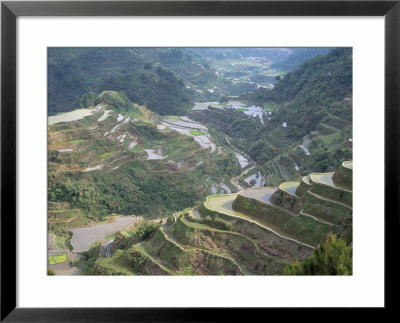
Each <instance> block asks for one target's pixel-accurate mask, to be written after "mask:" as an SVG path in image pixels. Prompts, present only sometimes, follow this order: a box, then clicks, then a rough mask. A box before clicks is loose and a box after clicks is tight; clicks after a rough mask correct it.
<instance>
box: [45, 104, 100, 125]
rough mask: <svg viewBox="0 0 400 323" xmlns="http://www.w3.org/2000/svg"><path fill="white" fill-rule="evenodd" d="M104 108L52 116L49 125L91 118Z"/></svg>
mask: <svg viewBox="0 0 400 323" xmlns="http://www.w3.org/2000/svg"><path fill="white" fill-rule="evenodd" d="M101 109H102V107H100V106H99V107H96V108H93V109H77V110H73V111H70V112H66V113H61V114H58V115H55V116H50V117H48V118H47V120H48V124H49V126H50V125H53V124H56V123H60V122H70V121H76V120H80V119H83V118H84V117H87V116H90V115H92V114H93V113H96V112H98V111H100V110H101Z"/></svg>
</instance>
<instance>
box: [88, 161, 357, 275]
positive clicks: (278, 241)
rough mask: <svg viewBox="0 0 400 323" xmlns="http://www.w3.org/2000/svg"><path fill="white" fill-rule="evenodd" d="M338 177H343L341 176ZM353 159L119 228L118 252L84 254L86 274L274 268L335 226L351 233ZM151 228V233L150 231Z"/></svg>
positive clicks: (300, 256) (306, 251)
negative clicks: (329, 169)
mask: <svg viewBox="0 0 400 323" xmlns="http://www.w3.org/2000/svg"><path fill="white" fill-rule="evenodd" d="M339 183H340V184H339ZM351 186H352V162H347V163H343V164H342V165H341V166H340V167H339V168H338V170H337V171H336V172H335V173H333V174H332V173H326V174H315V173H313V174H310V175H309V176H307V178H304V179H303V181H302V182H301V183H300V182H296V183H292V182H291V183H282V184H281V185H280V186H279V188H275V187H268V188H261V189H250V190H244V191H242V192H240V193H239V194H229V195H212V196H208V197H207V199H206V200H205V202H204V203H202V204H201V205H200V206H199V207H196V208H192V209H186V210H184V211H181V212H177V213H175V214H174V215H172V216H170V217H169V218H168V220H167V221H160V222H145V221H144V222H142V223H139V224H137V225H135V226H132V227H130V228H128V229H125V230H122V231H120V232H118V233H117V234H116V236H115V240H114V241H113V246H112V255H109V256H108V257H105V256H99V255H102V254H103V252H102V245H101V244H96V245H94V246H92V248H91V250H89V252H88V253H86V255H87V256H88V257H89V260H88V262H87V263H86V265H85V266H84V267H83V270H84V274H95V275H99V274H101V275H104V274H106V275H117V274H128V275H137V274H140V275H274V274H281V273H282V270H283V268H284V267H285V266H286V265H287V264H289V263H291V262H295V261H299V262H300V263H301V262H302V261H304V260H305V259H307V258H309V257H310V256H311V254H312V252H313V250H314V248H315V247H316V246H317V245H318V244H319V243H320V242H321V241H324V240H325V238H326V237H328V236H330V235H331V234H336V235H338V236H342V237H344V238H345V239H346V240H347V243H351V241H352V191H351V190H350V187H351ZM145 232H146V233H145Z"/></svg>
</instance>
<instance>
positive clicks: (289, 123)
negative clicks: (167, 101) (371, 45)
mask: <svg viewBox="0 0 400 323" xmlns="http://www.w3.org/2000/svg"><path fill="white" fill-rule="evenodd" d="M242 99H243V100H247V101H248V102H250V103H253V104H256V105H257V104H258V105H260V106H262V107H263V108H262V110H263V111H262V112H261V115H260V118H262V119H261V120H260V119H259V118H254V117H253V116H251V115H246V114H245V113H246V111H245V110H246V109H248V108H246V107H244V108H239V109H236V110H233V109H231V108H230V107H229V106H228V105H229V104H228V105H227V106H226V108H225V109H212V108H211V109H206V110H203V111H193V112H191V113H190V116H191V118H193V119H196V120H198V121H201V122H203V123H207V124H208V125H209V126H211V127H214V128H215V129H217V130H218V131H220V132H223V133H225V134H226V135H227V136H229V137H230V138H231V142H232V143H233V144H234V145H235V146H237V147H239V148H240V149H241V150H243V151H245V152H246V153H247V154H248V155H249V156H250V157H251V158H252V159H253V160H254V161H256V162H257V164H258V165H259V167H260V170H261V171H262V173H263V174H264V176H266V178H267V184H277V183H279V182H281V181H282V179H291V178H292V179H296V178H297V179H298V178H300V177H301V176H302V175H304V174H307V173H308V172H310V171H312V170H314V171H318V172H325V171H332V170H334V168H335V167H336V165H337V164H339V163H341V162H343V161H345V160H347V159H351V158H352V58H351V49H347V48H343V49H342V48H341V49H335V50H332V51H330V52H329V53H328V54H327V55H325V56H319V57H317V58H315V59H312V60H309V61H307V62H305V63H304V64H302V65H301V66H300V67H299V68H298V69H297V70H295V71H293V72H290V73H288V74H286V75H285V77H284V78H283V79H282V80H280V81H278V82H277V83H276V85H275V87H274V88H273V89H264V88H260V89H258V90H256V91H255V92H253V93H252V94H248V95H244V96H242ZM234 104H235V103H234ZM241 109H242V110H244V113H241ZM258 113H259V112H258Z"/></svg>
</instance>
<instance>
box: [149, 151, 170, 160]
mask: <svg viewBox="0 0 400 323" xmlns="http://www.w3.org/2000/svg"><path fill="white" fill-rule="evenodd" d="M144 151H145V152H146V153H147V158H146V160H160V159H165V158H166V156H163V155H162V152H161V150H160V149H158V150H157V152H156V150H155V149H144Z"/></svg>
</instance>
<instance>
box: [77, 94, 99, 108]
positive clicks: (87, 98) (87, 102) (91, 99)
mask: <svg viewBox="0 0 400 323" xmlns="http://www.w3.org/2000/svg"><path fill="white" fill-rule="evenodd" d="M96 99H97V94H96V93H94V92H88V93H86V94H85V95H84V96H83V97H82V99H81V108H90V107H93V106H94V104H95V102H96Z"/></svg>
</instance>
